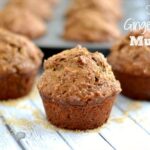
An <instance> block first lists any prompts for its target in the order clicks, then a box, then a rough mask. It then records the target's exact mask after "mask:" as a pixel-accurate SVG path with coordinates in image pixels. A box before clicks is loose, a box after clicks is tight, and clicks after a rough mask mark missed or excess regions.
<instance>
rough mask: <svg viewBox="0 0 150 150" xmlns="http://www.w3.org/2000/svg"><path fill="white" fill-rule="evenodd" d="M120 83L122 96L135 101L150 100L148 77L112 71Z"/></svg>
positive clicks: (149, 78) (149, 79) (149, 81)
mask: <svg viewBox="0 0 150 150" xmlns="http://www.w3.org/2000/svg"><path fill="white" fill-rule="evenodd" d="M114 74H115V76H116V78H117V79H118V80H119V81H120V83H121V87H122V94H123V95H125V96H127V97H129V98H132V99H137V100H150V77H147V76H136V75H132V74H127V73H122V72H119V71H115V70H114Z"/></svg>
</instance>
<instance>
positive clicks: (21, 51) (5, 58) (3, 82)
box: [0, 29, 43, 100]
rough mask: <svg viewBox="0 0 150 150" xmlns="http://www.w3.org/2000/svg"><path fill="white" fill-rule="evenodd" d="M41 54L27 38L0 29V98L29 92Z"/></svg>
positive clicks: (18, 95)
mask: <svg viewBox="0 0 150 150" xmlns="http://www.w3.org/2000/svg"><path fill="white" fill-rule="evenodd" d="M42 56H43V55H42V52H41V51H40V50H39V49H38V48H37V47H36V46H35V45H34V44H32V43H31V42H30V41H29V40H28V39H26V38H24V37H22V36H19V35H16V34H13V33H10V32H8V31H6V30H4V29H0V99H1V100H3V99H11V98H18V97H21V96H24V95H26V94H28V93H29V91H30V90H31V88H32V85H33V83H34V79H35V76H36V74H37V72H38V69H39V66H40V65H41V61H42Z"/></svg>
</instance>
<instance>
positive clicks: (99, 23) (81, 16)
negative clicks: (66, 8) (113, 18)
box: [63, 9, 120, 42]
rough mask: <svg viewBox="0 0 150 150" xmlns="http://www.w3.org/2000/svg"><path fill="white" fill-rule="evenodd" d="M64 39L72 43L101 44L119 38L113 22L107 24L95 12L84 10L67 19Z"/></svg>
mask: <svg viewBox="0 0 150 150" xmlns="http://www.w3.org/2000/svg"><path fill="white" fill-rule="evenodd" d="M63 36H64V38H65V39H67V40H73V41H86V42H103V41H112V40H114V39H116V38H118V37H119V36H120V32H119V29H118V27H117V25H116V23H114V22H109V21H108V20H107V19H105V18H104V17H103V16H101V15H100V13H98V12H97V11H95V10H91V9H90V10H88V9H84V10H82V11H79V12H77V13H75V14H74V15H73V16H72V17H70V18H68V20H67V22H66V26H65V31H64V35H63Z"/></svg>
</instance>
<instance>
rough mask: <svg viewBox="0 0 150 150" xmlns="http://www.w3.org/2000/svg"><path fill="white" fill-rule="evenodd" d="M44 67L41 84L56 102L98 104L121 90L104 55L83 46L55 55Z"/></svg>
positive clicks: (46, 95)
mask: <svg viewBox="0 0 150 150" xmlns="http://www.w3.org/2000/svg"><path fill="white" fill-rule="evenodd" d="M44 68H45V71H44V73H43V75H42V77H41V79H40V81H39V84H38V88H39V90H40V93H41V95H43V96H44V97H45V98H48V99H50V100H51V101H52V102H60V103H64V104H66V103H68V104H72V105H88V104H96V103H100V102H101V101H102V100H103V99H106V98H108V97H111V96H114V95H116V93H119V92H120V84H119V82H118V81H116V79H115V77H114V75H113V73H112V70H111V67H110V65H109V64H108V63H107V61H106V59H105V58H104V56H103V55H102V54H100V53H98V52H95V53H90V52H89V51H88V50H87V49H86V48H82V47H81V46H77V47H76V48H73V49H71V50H66V51H63V52H62V53H60V54H57V55H54V56H52V57H51V58H49V59H48V60H46V61H45V63H44Z"/></svg>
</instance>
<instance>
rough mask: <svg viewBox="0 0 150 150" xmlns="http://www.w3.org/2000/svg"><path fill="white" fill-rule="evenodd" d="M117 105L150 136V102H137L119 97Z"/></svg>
mask: <svg viewBox="0 0 150 150" xmlns="http://www.w3.org/2000/svg"><path fill="white" fill-rule="evenodd" d="M116 104H117V105H118V106H119V107H120V108H121V109H122V110H124V113H125V115H128V116H130V117H131V118H133V119H134V120H135V121H136V122H138V124H139V125H141V126H142V127H143V128H144V129H145V130H147V132H149V134H150V102H146V101H136V100H131V99H128V98H126V97H124V96H119V97H118V100H117V102H116Z"/></svg>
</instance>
